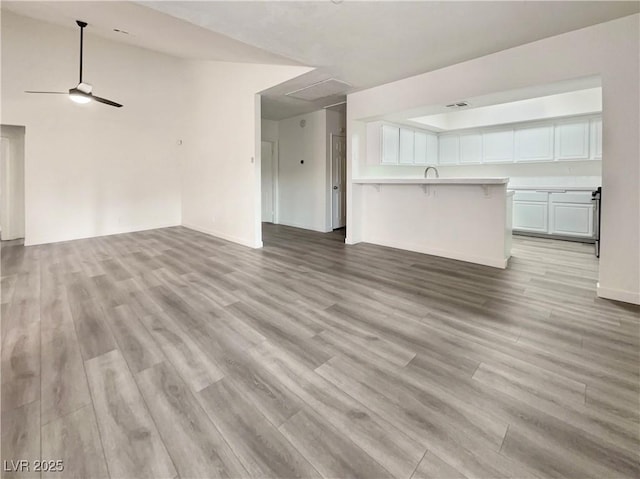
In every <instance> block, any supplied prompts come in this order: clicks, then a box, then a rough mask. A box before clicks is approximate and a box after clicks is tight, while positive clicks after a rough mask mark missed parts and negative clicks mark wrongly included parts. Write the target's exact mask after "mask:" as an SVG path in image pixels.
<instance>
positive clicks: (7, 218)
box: [0, 125, 25, 241]
mask: <svg viewBox="0 0 640 479" xmlns="http://www.w3.org/2000/svg"><path fill="white" fill-rule="evenodd" d="M24 136H25V128H24V127H23V126H13V125H1V126H0V140H1V144H0V239H1V240H2V241H7V240H14V239H19V238H24V229H25V227H24V223H25V221H24V215H25V212H24Z"/></svg>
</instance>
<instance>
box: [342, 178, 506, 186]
mask: <svg viewBox="0 0 640 479" xmlns="http://www.w3.org/2000/svg"><path fill="white" fill-rule="evenodd" d="M352 182H353V183H356V184H362V185H505V184H507V183H508V182H509V178H356V179H354V180H352Z"/></svg>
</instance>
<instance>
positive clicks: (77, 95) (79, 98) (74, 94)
mask: <svg viewBox="0 0 640 479" xmlns="http://www.w3.org/2000/svg"><path fill="white" fill-rule="evenodd" d="M69 98H70V99H71V101H73V102H76V103H89V102H90V101H91V94H90V93H85V92H83V91H81V90H78V89H77V88H72V89H71V90H69Z"/></svg>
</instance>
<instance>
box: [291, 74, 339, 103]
mask: <svg viewBox="0 0 640 479" xmlns="http://www.w3.org/2000/svg"><path fill="white" fill-rule="evenodd" d="M349 88H351V85H349V84H348V83H346V82H343V81H340V80H336V79H335V78H329V79H327V80H322V81H320V82H318V83H314V84H313V85H309V86H306V87H304V88H300V89H298V90H294V91H292V92H289V93H287V94H286V96H290V97H291V98H297V99H298V100H306V101H315V100H320V99H322V98H327V97H330V96H335V95H340V94H344V93H346V92H347V90H349Z"/></svg>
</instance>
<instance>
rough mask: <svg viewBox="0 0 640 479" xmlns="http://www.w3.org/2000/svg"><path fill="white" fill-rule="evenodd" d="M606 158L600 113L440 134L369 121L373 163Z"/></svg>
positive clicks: (370, 149) (476, 163)
mask: <svg viewBox="0 0 640 479" xmlns="http://www.w3.org/2000/svg"><path fill="white" fill-rule="evenodd" d="M590 159H591V160H601V159H602V118H601V116H600V115H588V116H587V115H584V116H581V117H574V118H570V119H566V118H564V119H560V120H558V119H555V120H553V119H550V120H537V121H535V122H534V121H530V122H526V123H518V124H510V125H504V126H491V127H484V128H475V129H473V130H472V129H466V130H459V131H447V132H443V133H440V134H437V133H435V132H432V131H429V130H423V129H420V128H414V127H411V126H403V125H394V124H392V123H386V122H383V121H376V122H371V123H368V124H367V160H366V161H367V164H369V165H380V164H382V165H408V166H410V165H438V164H439V165H479V164H483V163H486V164H492V163H530V162H552V161H572V160H590Z"/></svg>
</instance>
